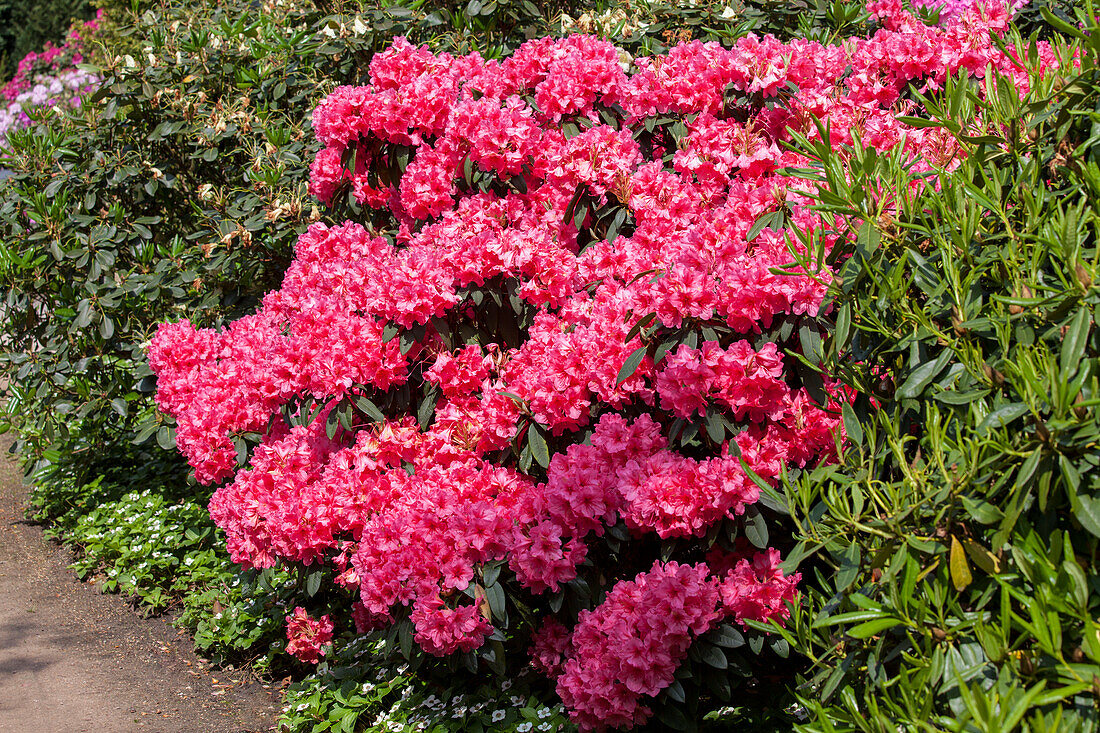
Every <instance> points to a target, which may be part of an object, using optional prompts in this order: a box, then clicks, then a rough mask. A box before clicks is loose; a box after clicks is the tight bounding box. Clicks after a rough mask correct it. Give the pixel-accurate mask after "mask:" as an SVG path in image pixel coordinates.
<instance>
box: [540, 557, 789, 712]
mask: <svg viewBox="0 0 1100 733" xmlns="http://www.w3.org/2000/svg"><path fill="white" fill-rule="evenodd" d="M777 559H778V553H777V552H775V551H774V550H771V551H769V552H768V553H766V554H763V555H758V556H757V557H756V558H754V559H753V560H752V561H749V560H744V559H743V560H741V561H740V562H738V563H737V565H736V567H735V568H734V569H733V570H731V571H730V573H729V574H728V575H726V576H725V577H724V578H721V579H720V578H715V577H712V575H711V574H712V572H713V570H712V568H711V567H708V566H707V565H706V564H704V563H698V564H696V565H680V564H677V563H675V562H672V563H668V564H666V565H662V564H660V563H654V565H653V568H652V569H651V570H650V571H649V572H647V573H642V574H640V575H638V577H637V578H635V579H634V580H632V581H623V582H620V583H618V584H616V585H615V587H614V588H613V589H612V590H611V592H610V593H608V595H607V599H606V600H605V601H604V602H603V604H601V605H600V606H599V607H598V608H596V609H595V610H593V611H581V613H580V617H579V619H578V621H577V627H576V629H575V630H574V631H573V633H572V635H571V636H570V637H568V639H564V638H563V636H562V634H561V631H560V629H558V628H557V627H555V626H553V625H548V626H543V627H542V629H541V630H540V633H539V635H538V638H537V641H536V645H535V651H534V655H535V664H536V666H538V667H539V668H540V669H542V670H544V671H546V672H548V673H549V674H551V675H552V676H554V677H556V678H557V682H558V685H557V689H558V694H559V695H560V696H561V699H562V701H563V702H564V703H565V705H566V707H568V708H569V709H570V711H571V717H572V718H573V720H574V721H575V722H576V723H577V724H578V726H579V727H580V728H581V729H582V730H596V731H603V730H606V729H608V728H630V727H633V726H635V725H639V724H641V723H644V722H645V721H646V720H647V719H648V718H649V716H650V715H651V714H652V711H651V710H650V709H649V708H647V707H646V706H645V705H644V704H643V703H642V698H643V697H653V696H655V695H657V693H659V692H660V691H661V690H663V689H665V688H666V687H668V686H669V685H671V684H672V682H673V679H674V675H675V673H676V669H677V668H678V667H679V666H680V664H681V663H682V662H683V660H684V658H685V657H686V656H687V651H688V648H689V647H690V646H691V643H692V641H693V639H694V638H695V637H698V636H701V635H702V634H705V633H706V632H707V631H709V630H710V629H711V628H713V627H714V625H715V624H717V623H718V622H719V621H720V620H721V619H722V618H724V617H726V616H728V615H737V618H738V620H739V621H740V620H742V618H755V619H759V620H764V619H767V618H772V617H785V613H786V606H785V605H784V604H785V603H787V602H790V601H791V600H793V599H794V596H795V585H796V584H797V582H798V580H799V576H797V575H794V576H791V577H788V578H784V577H783V576H782V574H777V573H775V572H773V571H774V563H775V562H776V560H777ZM757 569H759V571H758V573H754V571H756V570H757ZM749 608H752V609H754V610H756V611H757V612H758V613H755V614H751V615H750V614H748V613H746V614H743V615H742V614H740V613H739V612H740V611H742V610H747V609H749Z"/></svg>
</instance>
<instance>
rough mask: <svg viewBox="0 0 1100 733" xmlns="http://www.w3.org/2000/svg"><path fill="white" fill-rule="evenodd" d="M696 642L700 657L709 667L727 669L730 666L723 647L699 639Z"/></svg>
mask: <svg viewBox="0 0 1100 733" xmlns="http://www.w3.org/2000/svg"><path fill="white" fill-rule="evenodd" d="M695 643H696V644H697V645H698V651H699V657H700V659H702V661H703V663H704V664H706V665H707V666H708V667H714V668H715V669H726V668H727V667H728V666H729V661H728V660H727V659H726V655H725V654H723V653H722V650H721V649H719V648H718V647H716V646H714V645H712V644H707V643H705V642H703V641H697V642H695Z"/></svg>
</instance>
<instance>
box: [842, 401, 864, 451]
mask: <svg viewBox="0 0 1100 733" xmlns="http://www.w3.org/2000/svg"><path fill="white" fill-rule="evenodd" d="M840 413H841V415H842V416H843V418H844V431H845V432H846V433H847V434H848V442H849V443H852V444H853V445H860V444H862V443H863V426H862V425H860V424H859V418H858V417H856V411H855V410H853V409H852V406H851V405H850V404H849V403H847V402H845V403H844V405H843V406H841V408H840Z"/></svg>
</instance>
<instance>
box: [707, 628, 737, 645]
mask: <svg viewBox="0 0 1100 733" xmlns="http://www.w3.org/2000/svg"><path fill="white" fill-rule="evenodd" d="M706 638H707V641H709V642H711V643H712V644H717V645H718V646H724V647H726V648H727V649H737V648H738V647H742V646H744V645H745V636H744V634H742V633H741V632H740V631H738V630H737V629H735V628H733V627H732V626H730V625H729V624H722V625H721V626H719V627H718V628H716V629H715V630H714V631H711V632H710V633H709V634H707V636H706Z"/></svg>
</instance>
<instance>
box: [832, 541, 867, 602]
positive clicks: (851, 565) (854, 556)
mask: <svg viewBox="0 0 1100 733" xmlns="http://www.w3.org/2000/svg"><path fill="white" fill-rule="evenodd" d="M860 557H861V554H860V550H859V545H854V544H853V545H848V547H847V548H846V549H845V550H844V551H843V552H842V553H841V556H840V567H838V568H837V571H836V589H837V590H838V591H843V590H846V589H847V588H848V586H850V585H851V584H852V583H854V582H855V580H856V577H858V576H859V561H860Z"/></svg>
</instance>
